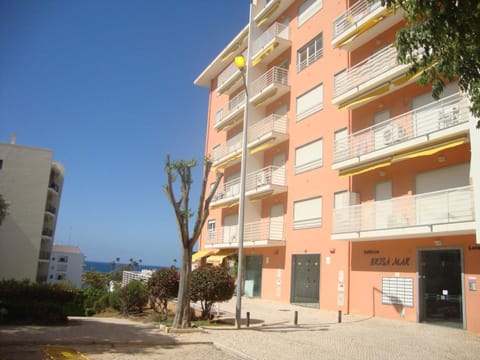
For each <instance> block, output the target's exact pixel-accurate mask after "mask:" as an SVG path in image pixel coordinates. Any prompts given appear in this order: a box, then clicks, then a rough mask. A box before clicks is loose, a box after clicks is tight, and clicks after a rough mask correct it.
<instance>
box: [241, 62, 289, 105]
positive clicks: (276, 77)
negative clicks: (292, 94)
mask: <svg viewBox="0 0 480 360" xmlns="http://www.w3.org/2000/svg"><path fill="white" fill-rule="evenodd" d="M249 91H250V93H249V94H248V95H249V99H250V102H251V103H252V104H253V105H255V106H259V105H262V106H266V105H268V104H270V103H272V102H273V101H275V100H277V99H278V98H280V97H281V96H283V95H285V94H287V93H288V92H289V91H290V86H289V85H288V70H287V69H284V68H281V67H278V66H274V67H272V68H270V69H269V70H268V71H267V72H265V73H264V74H263V75H261V76H260V77H259V78H257V79H255V80H254V81H253V82H252V84H251V85H250V88H249Z"/></svg>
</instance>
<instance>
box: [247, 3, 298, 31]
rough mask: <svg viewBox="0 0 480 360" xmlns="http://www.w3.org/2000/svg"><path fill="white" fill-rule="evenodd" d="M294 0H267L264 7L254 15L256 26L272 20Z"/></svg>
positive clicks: (266, 23)
mask: <svg viewBox="0 0 480 360" xmlns="http://www.w3.org/2000/svg"><path fill="white" fill-rule="evenodd" d="M294 2H295V0H272V1H267V3H266V5H265V7H264V8H263V9H262V10H260V11H259V12H258V13H257V14H256V15H255V17H254V19H253V20H254V21H255V22H256V23H257V26H262V25H268V24H269V23H271V22H272V21H274V20H275V19H276V18H278V16H279V15H280V14H282V13H283V12H284V11H285V10H287V9H288V8H289V7H290V5H292V4H293V3H294Z"/></svg>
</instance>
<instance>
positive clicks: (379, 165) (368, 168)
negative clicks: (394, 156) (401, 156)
mask: <svg viewBox="0 0 480 360" xmlns="http://www.w3.org/2000/svg"><path fill="white" fill-rule="evenodd" d="M390 164H391V162H390V161H385V162H382V163H377V164H374V165H368V166H364V167H361V168H356V169H353V170H351V171H347V172H344V173H342V172H340V174H339V176H340V177H344V176H353V175H358V174H363V173H365V172H367V171H371V170H375V169H378V168H382V167H385V166H389V165H390Z"/></svg>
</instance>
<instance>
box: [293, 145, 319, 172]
mask: <svg viewBox="0 0 480 360" xmlns="http://www.w3.org/2000/svg"><path fill="white" fill-rule="evenodd" d="M322 165H323V139H319V140H316V141H313V142H311V143H309V144H306V145H303V146H300V147H298V148H296V149H295V174H299V173H302V172H304V171H308V170H312V169H315V168H318V167H321V166H322Z"/></svg>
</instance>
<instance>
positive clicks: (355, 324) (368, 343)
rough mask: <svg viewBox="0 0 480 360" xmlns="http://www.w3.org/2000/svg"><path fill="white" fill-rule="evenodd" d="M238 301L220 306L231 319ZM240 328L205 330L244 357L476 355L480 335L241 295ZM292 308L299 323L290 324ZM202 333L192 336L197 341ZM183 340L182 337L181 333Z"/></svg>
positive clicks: (400, 359)
mask: <svg viewBox="0 0 480 360" xmlns="http://www.w3.org/2000/svg"><path fill="white" fill-rule="evenodd" d="M235 305H236V299H235V298H233V299H232V300H231V301H229V302H228V303H224V304H220V311H221V312H223V313H224V314H223V315H222V316H223V317H224V318H231V319H234V318H235ZM247 311H248V312H250V319H251V325H250V327H249V328H246V327H242V329H241V330H236V329H235V330H225V329H222V328H221V327H216V328H213V327H212V328H208V331H209V333H210V337H211V338H212V339H213V341H214V343H215V344H216V345H217V346H219V347H220V348H222V349H228V350H230V351H233V352H234V353H235V354H236V355H237V356H241V357H242V358H244V359H265V360H270V359H272V360H282V359H285V360H287V359H319V358H321V359H342V360H343V359H352V360H354V359H355V360H360V359H365V360H372V359H379V360H384V359H389V360H396V359H398V360H404V359H423V360H424V359H442V360H444V359H455V360H459V359H465V360H467V359H468V360H471V359H479V358H480V335H479V334H474V333H470V332H467V331H466V330H462V329H455V328H449V327H442V326H435V325H427V324H418V323H409V322H405V321H400V320H398V321H396V320H386V319H380V318H369V317H367V316H358V315H343V316H342V323H338V313H337V312H328V311H322V310H319V309H313V308H307V307H301V306H295V305H291V304H279V303H275V302H269V301H265V300H258V299H246V298H242V319H245V317H246V312H247ZM295 311H297V312H298V325H294V316H295ZM204 336H205V335H203V334H190V335H188V338H189V339H191V340H193V339H200V338H203V337H204ZM181 337H183V338H184V339H186V338H187V336H185V335H181Z"/></svg>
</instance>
